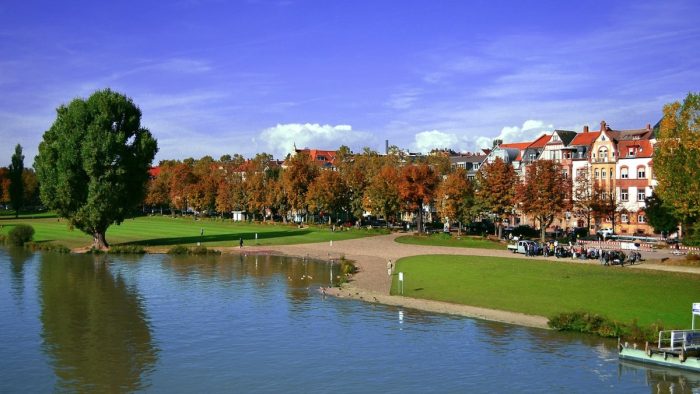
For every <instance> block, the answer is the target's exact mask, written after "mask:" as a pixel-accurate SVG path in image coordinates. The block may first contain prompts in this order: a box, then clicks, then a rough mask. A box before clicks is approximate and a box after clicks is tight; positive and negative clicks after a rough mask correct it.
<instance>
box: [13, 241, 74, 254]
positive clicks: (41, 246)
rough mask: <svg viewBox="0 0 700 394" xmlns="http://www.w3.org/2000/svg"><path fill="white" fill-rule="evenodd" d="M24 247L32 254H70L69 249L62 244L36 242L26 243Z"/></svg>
mask: <svg viewBox="0 0 700 394" xmlns="http://www.w3.org/2000/svg"><path fill="white" fill-rule="evenodd" d="M24 247H25V248H27V249H29V250H31V251H32V252H38V251H42V252H55V253H70V249H69V248H68V247H67V246H65V245H62V244H52V243H45V242H42V243H38V242H27V243H25V244H24Z"/></svg>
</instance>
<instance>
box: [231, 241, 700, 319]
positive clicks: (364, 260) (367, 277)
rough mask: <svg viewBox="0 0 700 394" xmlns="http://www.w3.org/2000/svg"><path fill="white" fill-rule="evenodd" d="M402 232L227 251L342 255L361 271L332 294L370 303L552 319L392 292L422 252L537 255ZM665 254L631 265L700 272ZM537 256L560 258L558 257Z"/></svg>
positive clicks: (489, 316) (484, 316)
mask: <svg viewBox="0 0 700 394" xmlns="http://www.w3.org/2000/svg"><path fill="white" fill-rule="evenodd" d="M402 235H406V234H402V233H394V234H389V235H382V236H376V237H366V238H359V239H351V240H346V241H336V242H333V243H331V242H327V243H326V242H324V243H313V244H301V245H279V246H246V247H244V248H242V249H239V248H226V249H225V250H224V251H228V252H233V253H241V252H243V253H273V254H284V255H290V256H299V257H308V258H313V259H318V260H325V261H329V260H331V259H333V260H337V259H339V258H340V257H341V256H345V258H347V259H350V260H353V261H355V263H356V265H357V267H358V269H359V272H358V273H357V274H355V275H354V276H353V279H352V282H351V283H349V284H346V285H343V287H342V289H327V290H326V291H327V293H328V294H331V295H335V296H338V297H350V298H356V299H361V300H364V301H367V302H378V303H382V304H387V305H396V306H403V307H406V308H414V309H421V310H426V311H431V312H438V313H448V314H457V315H462V316H469V317H476V318H480V319H485V320H492V321H499V322H505V323H512V324H518V325H523V326H528V327H539V328H546V327H547V318H546V317H543V316H534V315H525V314H522V313H515V312H507V311H501V310H494V309H486V308H478V307H472V306H468V305H459V304H451V303H447V302H439V301H430V300H421V299H416V298H408V297H400V296H391V295H389V290H390V288H391V276H389V275H388V272H387V263H388V262H389V261H391V262H392V263H395V262H396V260H398V259H400V258H402V257H408V256H418V255H425V254H444V255H464V256H494V257H509V258H522V259H532V257H525V256H524V255H521V254H513V253H510V252H508V251H506V250H490V249H476V248H456V247H447V246H424V245H410V244H401V243H398V242H396V241H395V239H396V238H397V237H400V236H402ZM669 256H671V255H670V254H668V256H667V255H666V254H665V253H664V252H652V253H646V254H645V258H646V259H647V260H648V262H645V263H644V264H639V265H634V266H630V267H633V268H634V269H658V270H665V271H676V272H686V273H696V274H700V267H680V266H666V265H661V264H658V263H654V262H655V261H656V262H660V261H661V258H667V257H669ZM537 259H541V260H546V261H554V260H557V259H555V258H554V257H549V258H544V257H539V258H537ZM558 261H570V262H572V263H581V264H597V262H595V261H592V260H588V261H586V260H571V259H562V260H558Z"/></svg>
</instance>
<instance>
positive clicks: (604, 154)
mask: <svg viewBox="0 0 700 394" xmlns="http://www.w3.org/2000/svg"><path fill="white" fill-rule="evenodd" d="M598 157H600V158H601V159H607V158H608V148H606V147H602V148H600V149H598Z"/></svg>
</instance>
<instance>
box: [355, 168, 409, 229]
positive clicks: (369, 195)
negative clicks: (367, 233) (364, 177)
mask: <svg viewBox="0 0 700 394" xmlns="http://www.w3.org/2000/svg"><path fill="white" fill-rule="evenodd" d="M399 179H400V174H399V171H398V170H397V169H396V167H394V166H393V165H390V164H386V165H384V166H383V167H382V169H381V170H380V171H379V173H377V174H376V175H374V176H373V177H372V179H371V180H370V182H369V184H368V185H367V188H366V189H365V193H364V198H363V209H364V210H366V211H370V212H372V213H373V214H375V215H377V216H383V217H384V219H385V220H386V221H387V223H388V222H389V220H390V219H395V218H396V217H397V216H398V214H399V212H400V210H401V197H400V195H399Z"/></svg>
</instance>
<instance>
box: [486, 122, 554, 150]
mask: <svg viewBox="0 0 700 394" xmlns="http://www.w3.org/2000/svg"><path fill="white" fill-rule="evenodd" d="M552 130H554V125H551V124H545V123H544V122H543V121H541V120H534V119H528V120H526V121H525V122H523V125H522V127H518V126H506V127H503V128H502V129H501V132H500V133H499V134H498V136H497V137H477V138H476V145H477V147H479V148H490V147H491V146H492V145H493V140H494V139H500V140H503V142H505V143H511V142H525V141H532V140H534V139H535V138H537V137H539V136H540V135H542V134H543V133H549V132H551V131H552Z"/></svg>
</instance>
